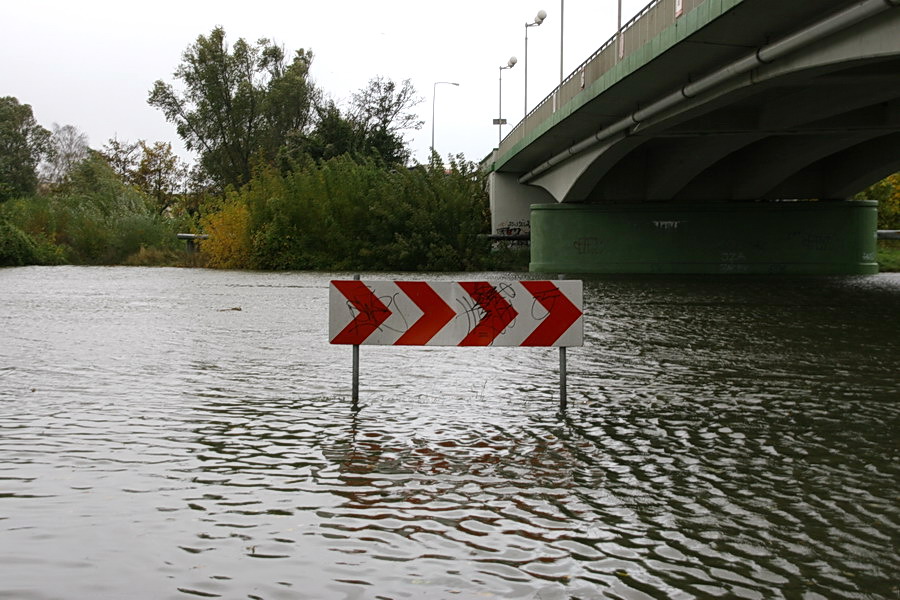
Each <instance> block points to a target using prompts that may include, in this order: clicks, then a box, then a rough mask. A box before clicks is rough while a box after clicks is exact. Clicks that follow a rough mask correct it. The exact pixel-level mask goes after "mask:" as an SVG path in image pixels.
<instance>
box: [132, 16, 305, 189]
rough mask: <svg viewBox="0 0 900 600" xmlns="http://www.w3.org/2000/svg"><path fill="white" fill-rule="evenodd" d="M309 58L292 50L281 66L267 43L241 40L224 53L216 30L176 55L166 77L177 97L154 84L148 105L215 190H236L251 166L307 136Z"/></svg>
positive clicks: (279, 52)
mask: <svg viewBox="0 0 900 600" xmlns="http://www.w3.org/2000/svg"><path fill="white" fill-rule="evenodd" d="M312 58H313V55H312V52H309V51H305V50H303V49H300V50H298V51H296V53H295V55H294V58H293V60H292V61H291V62H290V63H289V64H288V63H287V62H286V59H285V54H284V50H283V49H282V48H281V47H279V46H277V45H275V44H273V43H272V42H271V41H269V40H267V39H260V40H258V41H257V43H256V44H255V45H254V44H249V43H247V42H246V41H245V40H244V39H243V38H241V39H238V41H237V42H235V44H234V47H233V49H229V47H228V45H227V44H226V41H225V30H224V29H222V28H221V27H216V28H215V29H213V30H212V32H211V33H210V34H209V35H208V36H203V35H201V36H199V37H198V38H197V41H196V42H195V43H194V44H193V45H191V46H189V47H188V49H187V50H185V52H184V54H183V55H182V63H181V65H180V66H179V67H178V69H177V70H176V71H175V73H174V76H175V78H176V79H178V80H179V81H180V82H181V84H182V85H183V86H184V92H183V93H179V92H176V91H175V89H174V88H173V87H172V86H171V85H169V84H167V83H164V82H163V81H161V80H159V81H157V82H156V83H155V84H154V86H153V89H152V90H151V91H150V96H149V99H148V102H149V104H150V105H151V106H154V107H156V108H158V109H160V110H162V111H163V113H164V114H165V116H166V119H167V120H168V121H170V122H172V123H174V124H175V126H176V129H177V131H178V135H179V136H180V137H181V138H182V139H183V140H184V143H185V146H186V147H187V149H188V150H190V151H196V152H198V153H199V154H200V163H201V165H202V166H203V168H204V169H205V170H206V171H207V173H208V174H209V175H210V177H211V178H212V179H213V180H214V181H216V183H218V184H219V185H220V186H222V187H224V186H227V185H233V186H240V185H241V184H244V183H247V182H248V181H249V180H250V174H251V169H252V166H253V162H254V160H262V161H266V162H273V161H274V160H275V158H276V156H277V154H278V150H279V148H281V147H282V145H283V144H284V142H285V140H286V139H288V138H289V137H290V136H291V135H296V134H297V133H298V132H301V133H306V132H307V131H308V129H309V127H310V125H311V120H312V107H313V105H314V100H315V98H316V96H317V91H316V88H315V86H314V84H313V82H312V81H311V80H310V78H309V68H310V65H311V64H312Z"/></svg>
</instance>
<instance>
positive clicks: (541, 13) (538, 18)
mask: <svg viewBox="0 0 900 600" xmlns="http://www.w3.org/2000/svg"><path fill="white" fill-rule="evenodd" d="M546 18H547V12H546V11H543V10H539V11H538V14H537V16H536V17H535V18H534V22H533V23H525V115H524V116H523V117H522V118H523V119H524V118H525V117H526V116H528V28H529V27H537V26H539V25H540V24H541V23H543V22H544V19H546Z"/></svg>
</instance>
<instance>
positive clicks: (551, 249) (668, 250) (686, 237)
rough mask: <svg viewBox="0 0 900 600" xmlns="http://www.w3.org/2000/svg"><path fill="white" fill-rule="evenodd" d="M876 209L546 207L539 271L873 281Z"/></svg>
mask: <svg viewBox="0 0 900 600" xmlns="http://www.w3.org/2000/svg"><path fill="white" fill-rule="evenodd" d="M876 210H877V203H876V202H874V201H828V202H825V201H820V202H803V201H783V202H736V203H731V202H721V203H672V202H666V203H662V202H660V203H650V202H648V203H641V204H546V205H545V204H541V205H535V206H532V207H531V220H530V221H531V270H532V271H538V272H551V273H720V274H729V273H747V274H751V273H767V274H776V273H785V274H871V273H877V272H878V264H877V263H876V261H875V252H876V243H875V238H876V224H877V215H876Z"/></svg>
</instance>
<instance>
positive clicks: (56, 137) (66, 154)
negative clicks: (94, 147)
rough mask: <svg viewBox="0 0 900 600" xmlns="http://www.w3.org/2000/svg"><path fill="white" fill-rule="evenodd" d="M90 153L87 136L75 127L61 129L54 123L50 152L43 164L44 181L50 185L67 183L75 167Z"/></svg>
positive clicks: (69, 126) (67, 126) (66, 126)
mask: <svg viewBox="0 0 900 600" xmlns="http://www.w3.org/2000/svg"><path fill="white" fill-rule="evenodd" d="M89 151H90V148H89V147H88V137H87V134H85V133H83V132H81V131H78V128H76V127H75V126H73V125H64V126H62V127H60V126H59V125H57V124H56V123H54V124H53V133H52V134H51V135H50V150H49V151H48V152H47V156H46V158H45V159H44V162H43V163H42V164H41V177H42V179H43V181H45V182H47V183H50V184H60V183H63V182H65V180H66V178H67V177H68V176H69V174H70V173H71V172H72V170H73V169H74V168H75V165H77V164H78V163H80V162H81V161H83V160H84V159H85V158H87V156H88V152H89Z"/></svg>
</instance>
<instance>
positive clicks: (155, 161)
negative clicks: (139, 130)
mask: <svg viewBox="0 0 900 600" xmlns="http://www.w3.org/2000/svg"><path fill="white" fill-rule="evenodd" d="M139 144H140V150H141V156H140V159H139V160H138V164H137V168H136V169H135V171H134V173H133V174H132V177H131V182H132V183H133V184H134V185H136V186H137V187H138V188H139V189H140V190H141V191H142V192H144V193H145V194H146V195H147V196H148V197H149V198H151V199H152V201H153V204H154V205H155V208H156V211H157V212H158V213H159V214H163V213H165V212H166V211H167V210H168V209H169V208H171V207H172V205H173V204H175V201H176V199H177V198H178V195H179V194H183V193H185V192H186V186H187V181H188V167H187V165H186V164H184V162H183V161H182V160H181V159H180V158H178V155H176V154H175V153H173V152H172V144H170V143H168V142H156V143H154V144H153V145H152V146H149V145H147V143H146V142H144V141H143V140H141V141H140V142H139Z"/></svg>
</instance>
